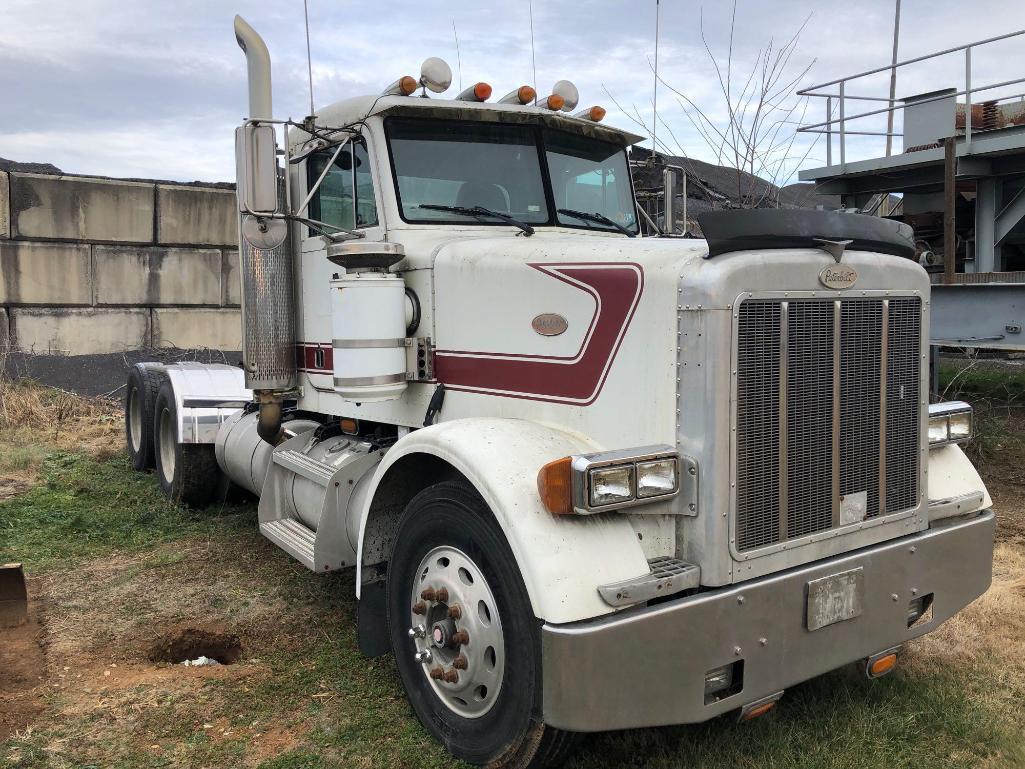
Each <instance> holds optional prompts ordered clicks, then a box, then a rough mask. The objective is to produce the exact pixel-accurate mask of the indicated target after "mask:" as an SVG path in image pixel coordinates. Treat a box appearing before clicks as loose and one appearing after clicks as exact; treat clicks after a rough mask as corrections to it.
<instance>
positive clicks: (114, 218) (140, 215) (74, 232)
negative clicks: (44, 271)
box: [10, 171, 153, 243]
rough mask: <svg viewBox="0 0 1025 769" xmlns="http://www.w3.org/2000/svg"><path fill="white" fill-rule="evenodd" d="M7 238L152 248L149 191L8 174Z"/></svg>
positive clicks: (148, 187) (138, 185) (143, 186)
mask: <svg viewBox="0 0 1025 769" xmlns="http://www.w3.org/2000/svg"><path fill="white" fill-rule="evenodd" d="M10 188H11V191H10V198H11V204H10V205H11V225H10V228H11V237H14V238H49V239H59V240H94V241H104V242H111V243H152V242H153V185H152V184H147V183H145V182H125V181H116V180H114V179H88V178H85V177H78V176H50V175H46V174H28V173H21V172H13V171H12V172H11V173H10Z"/></svg>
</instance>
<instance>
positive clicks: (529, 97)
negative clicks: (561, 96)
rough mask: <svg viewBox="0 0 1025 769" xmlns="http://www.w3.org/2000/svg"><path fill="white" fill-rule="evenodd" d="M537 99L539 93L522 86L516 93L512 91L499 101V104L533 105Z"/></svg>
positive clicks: (527, 86)
mask: <svg viewBox="0 0 1025 769" xmlns="http://www.w3.org/2000/svg"><path fill="white" fill-rule="evenodd" d="M536 98H537V91H535V90H534V89H533V88H531V87H530V86H529V85H521V86H520V87H519V88H517V89H516V90H515V91H510V92H509V93H507V94H506V95H505V96H503V97H502V98H501V99H499V100H498V103H499V104H533V103H534V99H536Z"/></svg>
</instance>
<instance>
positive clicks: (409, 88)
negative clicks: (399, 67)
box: [399, 75, 416, 96]
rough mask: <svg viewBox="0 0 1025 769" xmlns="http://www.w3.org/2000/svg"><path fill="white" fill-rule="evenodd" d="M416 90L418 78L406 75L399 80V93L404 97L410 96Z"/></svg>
mask: <svg viewBox="0 0 1025 769" xmlns="http://www.w3.org/2000/svg"><path fill="white" fill-rule="evenodd" d="M415 90H416V78H414V77H411V76H409V75H404V76H403V77H402V78H401V79H400V80H399V93H401V94H402V95H403V96H409V95H410V94H411V93H413V91H415Z"/></svg>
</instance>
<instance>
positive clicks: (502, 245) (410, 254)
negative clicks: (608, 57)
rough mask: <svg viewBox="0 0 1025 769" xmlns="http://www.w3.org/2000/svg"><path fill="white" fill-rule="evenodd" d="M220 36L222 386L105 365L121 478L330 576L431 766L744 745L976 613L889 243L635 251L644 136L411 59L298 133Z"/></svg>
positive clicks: (871, 232)
mask: <svg viewBox="0 0 1025 769" xmlns="http://www.w3.org/2000/svg"><path fill="white" fill-rule="evenodd" d="M235 35H236V37H237V40H238V43H239V45H240V46H241V48H242V49H243V51H244V52H245V57H246V60H247V66H248V82H249V117H248V118H247V119H246V120H245V121H244V123H243V124H242V125H241V127H239V128H238V129H237V131H236V160H237V169H238V176H237V183H238V208H239V231H240V243H239V250H240V257H239V258H240V272H241V281H242V339H243V364H242V367H241V368H236V367H232V366H228V365H202V364H194V363H178V364H173V365H160V364H155V363H153V364H150V363H145V364H139V365H138V366H136V367H135V368H133V369H132V370H131V372H130V375H129V379H128V387H127V398H126V434H127V441H128V448H129V453H130V455H131V458H132V462H133V464H134V466H135V467H136V468H137V469H139V470H144V469H146V468H148V467H151V466H152V467H155V471H156V475H157V477H158V478H159V480H160V483H161V485H162V487H163V489H164V491H165V492H166V493H167V494H168V496H169V497H170V498H171V499H173V500H175V501H178V502H181V503H183V504H187V505H191V506H201V505H203V504H207V503H209V502H211V501H212V500H214V499H215V498H216V497H217V496H219V495H221V494H224V493H227V492H228V491H229V490H230V489H232V488H234V489H241V490H244V491H245V492H248V493H251V494H252V495H254V496H256V497H258V498H259V508H258V510H259V527H260V531H261V532H262V533H263V534H264V535H265V536H266V537H267V538H268V539H270V540H271V541H272V542H274V543H275V544H277V545H278V546H280V547H281V548H283V549H284V550H285V551H287V552H288V553H290V554H291V555H292V556H294V557H295V558H297V559H298V560H299V561H301V562H302V563H303V564H305V565H306V566H307V567H308V568H309V569H310V570H311V571H314V572H326V571H331V570H335V569H348V568H353V569H355V571H356V574H357V579H356V594H357V598H358V612H357V615H358V620H357V624H358V638H359V645H360V648H361V649H362V651H363V652H365V653H366V654H368V655H371V656H376V655H384V654H389V653H390V654H393V655H394V659H395V664H396V667H397V668H398V672H399V674H400V676H401V680H402V683H403V686H404V687H405V690H406V693H407V695H408V697H409V701H410V704H411V706H412V709H413V711H414V712H415V713H416V715H417V717H418V718H419V720H420V721H421V723H422V724H423V726H424V728H425V729H427V730H428V731H429V732H430V733H431V734H432V735H433V736H434V737H435V738H437V739H438V740H439V741H440V742H442V743H443V744H444V745H445V746H446V747H447V748H448V749H449V750H450V751H451V752H452V754H454V755H455V756H457V757H458V758H460V759H464V760H466V761H469V762H471V763H474V764H487V765H490V766H495V767H536V766H548V765H554V764H557V763H558V762H559V761H560V760H561V759H562V758H563V757H565V756H566V755H567V753H568V752H569V751H570V750H571V749H572V747H573V746H574V744H575V742H576V738H577V736H578V735H579V734H581V733H586V732H595V731H605V730H617V729H627V728H634V727H645V726H656V725H664V724H684V723H696V722H702V721H706V720H708V719H711V718H713V717H715V716H719V715H720V714H724V713H734V714H736V715H737V717H739V718H740V719H742V720H748V719H751V718H754V717H756V716H759V715H761V714H763V713H766V712H767V711H770V710H771V709H772V708H773V707H774V706H776V704H777V703H778V702H779V701H780V699H781V698H782V697H783V696H784V692H785V691H786V689H787V688H788V687H791V686H793V685H795V684H798V683H800V682H802V681H805V680H807V679H810V678H812V677H815V676H818V675H821V674H823V673H826V672H827V671H831V670H834V669H836V668H839V667H842V666H846V665H850V664H852V663H853V664H856V665H859V666H860V667H861V669H862V670H863V671H864V674H865V675H867V676H869V677H870V678H875V677H879V676H882V675H885V674H886V673H888V672H890V671H891V670H892V669H893V668H894V666H895V665H896V664H897V662H898V659H899V655H900V649H901V646H902V644H904V643H906V642H907V641H909V640H910V639H913V638H915V637H917V636H920V635H922V634H924V633H927V632H929V631H931V630H933V629H935V628H936V627H937V626H938V625H939V624H940V623H942V622H944V621H945V620H947V619H948V618H949V617H951V616H952V615H953V614H955V613H956V612H957V611H959V610H960V609H961V608H963V607H964V606H965V605H966V604H968V603H969V602H971V601H972V600H974V599H975V598H976V597H978V596H979V595H981V594H982V593H983V592H984V591H985V590H986V589H987V587H988V585H989V583H990V578H991V564H992V547H993V544H992V543H993V529H994V517H993V512H992V511H991V509H990V507H991V501H990V497H989V495H988V493H987V491H986V488H985V486H984V484H983V483H982V481H981V479H980V477H979V475H978V473H977V472H976V470H975V469H974V467H973V466H972V464H971V463H970V462H969V460H968V459H967V458H966V456H965V454H964V453H963V451H962V449H961V446H960V445H959V444H961V443H963V442H964V441H966V440H968V439H969V438H970V437H971V434H972V410H971V407H970V406H968V405H967V404H964V403H956V402H955V403H950V402H948V403H940V404H930V402H929V388H928V372H929V366H928V355H927V353H928V328H929V296H930V294H929V280H928V278H927V276H926V273H925V271H924V270H923V269H922V268H921V267H920V266H919V265H918V264H917V263H915V261H914V260H913V256H914V249H915V244H914V237H913V235H912V232H911V230H910V228H909V227H907V226H906V225H903V224H898V223H896V222H891V221H887V220H885V219H880V218H876V217H867V216H860V215H852V214H839V213H832V212H823V211H777V210H771V211H768V210H754V211H723V212H713V213H708V214H705V215H703V216H702V218H701V219H700V224H701V227H702V230H703V233H704V239H697V238H683V237H673V236H672V233H659V234H658V235H655V236H642V234H641V222H640V221H639V219H638V217H639V216H642V215H643V214H641V212H640V211H639V209H638V207H637V205H636V202H635V198H634V192H633V187H632V182H631V176H630V171H629V167H628V160H627V154H626V150H627V148H628V147H629V146H630V145H631V144H633V143H635V142H638V141H640V140H641V139H642V138H643V137H639V136H635V135H632V134H630V133H627V132H625V131H622V130H619V129H616V128H612V127H610V126H608V125H605V124H604V123H602V122H601V121H602V117H603V116H604V110H603V109H601V108H600V107H596V106H592V107H586V106H585V107H582V108H580V105H579V104H578V103H577V102H578V101H579V99H578V94H577V89H576V88H575V87H574V86H573V84H572V83H570V82H568V81H559V82H558V83H557V84H556V85H555V87H554V88H553V89H552V90H551V93H549V94H544V93H540V94H539V93H536V92H535V91H534V89H533V88H531V87H529V86H522V87H518V88H514V89H513V90H512V91H510V92H509V93H508V94H507V95H505V96H502V97H500V98H492V89H491V86H490V85H488V84H486V83H475V84H474V85H472V86H471V87H469V88H467V89H466V90H464V91H463V92H462V93H459V94H458V95H456V96H454V97H453V98H441V97H440V96H439V94H442V93H444V92H445V91H446V90H448V89H449V87H450V84H451V71H450V69H449V67H448V66H447V65H446V64H445V62H443V61H441V60H440V59H435V58H431V59H428V60H427V61H425V62H424V65H423V67H422V69H421V72H420V75H419V76H418V77H413V76H408V75H407V76H403V77H399V78H398V79H396V80H395V81H394V82H393V83H392V84H391V85H389V86H388V87H387V88H385V89H384V90H383V92H381V93H377V94H372V95H370V96H360V97H355V98H351V99H346V100H343V101H339V102H336V103H334V104H331V105H329V106H326V107H324V108H322V109H319V110H317V111H316V114H314V115H310V116H308V117H306V118H305V119H303V120H300V121H297V122H293V121H291V120H281V119H276V118H275V117H274V113H273V111H272V107H271V65H270V56H269V54H268V51H267V47H266V45H265V44H264V42H263V40H262V39H261V38H260V36H259V35H258V34H257V33H256V32H255V31H254V30H253V29H252V28H251V27H250V26H249V25H248V24H247V23H246V22H245V21H243V20H242V19H241V18H238V17H236V19H235ZM387 79H390V78H387ZM383 80H384V79H383ZM578 108H579V109H578ZM279 132H280V134H279ZM279 135H281V136H283V137H284V138H283V141H282V142H281V144H282V145H283V146H279V142H278V138H277V137H278V136H279ZM666 221H667V223H669V224H671V222H672V219H671V217H667V218H666ZM651 224H652V225H654V223H651Z"/></svg>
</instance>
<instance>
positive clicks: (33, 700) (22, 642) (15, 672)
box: [0, 603, 46, 743]
mask: <svg viewBox="0 0 1025 769" xmlns="http://www.w3.org/2000/svg"><path fill="white" fill-rule="evenodd" d="M45 672H46V664H45V657H44V654H43V628H42V625H41V623H40V611H39V605H38V604H36V603H30V604H29V620H28V622H27V623H26V624H24V625H21V626H19V627H14V628H0V743H2V742H3V741H4V740H6V739H7V738H8V737H10V736H11V734H13V733H14V732H17V731H19V730H21V729H24V728H25V727H26V726H28V725H29V724H31V723H32V722H33V721H35V719H36V718H37V717H38V716H39V715H40V714H41V713H42V712H43V710H44V703H43V696H42V692H43V685H44V683H43V679H44V676H45Z"/></svg>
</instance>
